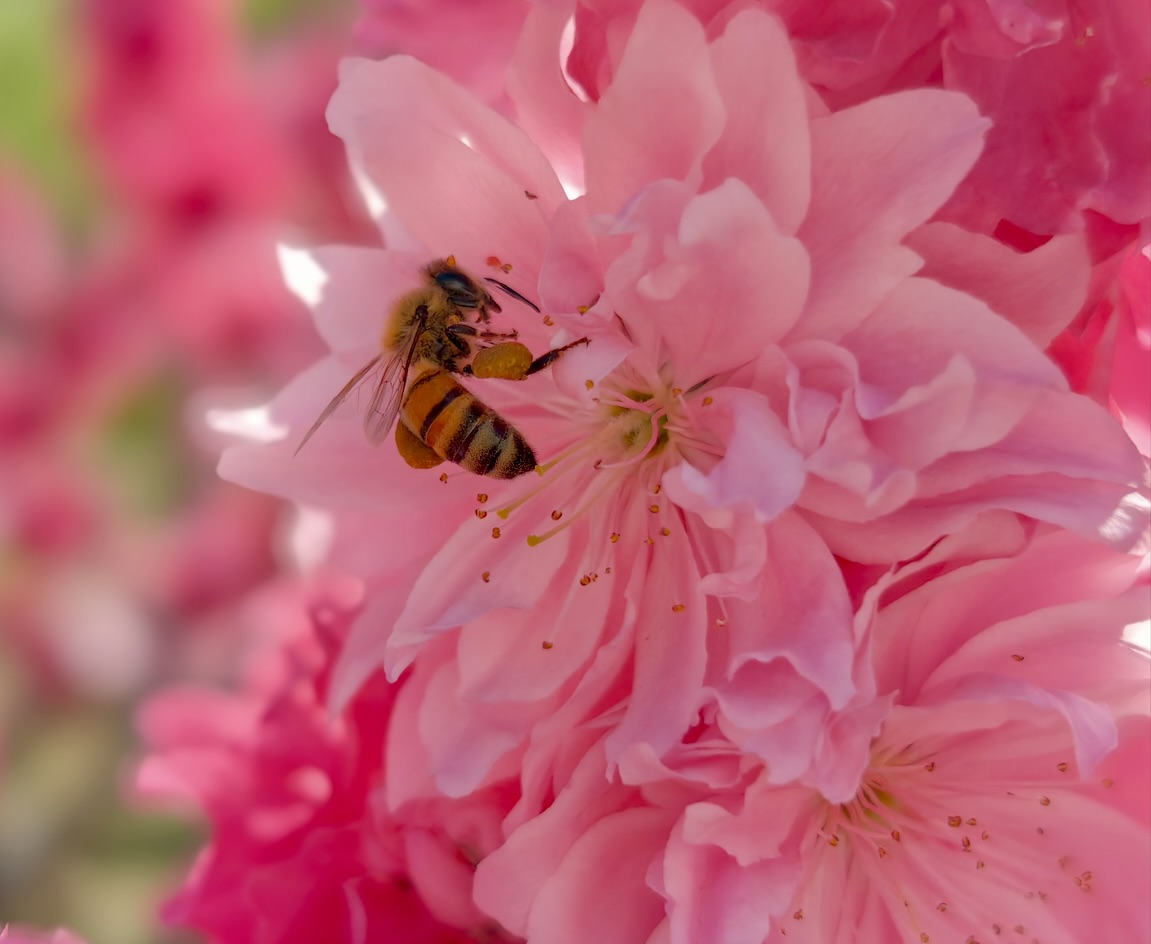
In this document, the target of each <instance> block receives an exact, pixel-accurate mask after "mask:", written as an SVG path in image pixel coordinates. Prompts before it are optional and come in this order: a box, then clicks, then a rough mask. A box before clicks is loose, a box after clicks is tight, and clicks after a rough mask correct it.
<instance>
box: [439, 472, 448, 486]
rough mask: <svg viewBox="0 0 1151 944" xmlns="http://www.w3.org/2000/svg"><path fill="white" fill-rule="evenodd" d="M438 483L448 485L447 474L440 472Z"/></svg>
mask: <svg viewBox="0 0 1151 944" xmlns="http://www.w3.org/2000/svg"><path fill="white" fill-rule="evenodd" d="M440 481H441V482H443V483H444V484H445V485H447V484H448V473H447V472H441V473H440Z"/></svg>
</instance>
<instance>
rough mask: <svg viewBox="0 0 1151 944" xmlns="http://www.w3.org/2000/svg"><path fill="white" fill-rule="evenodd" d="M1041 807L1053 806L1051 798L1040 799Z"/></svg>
mask: <svg viewBox="0 0 1151 944" xmlns="http://www.w3.org/2000/svg"><path fill="white" fill-rule="evenodd" d="M1039 805H1040V806H1050V805H1051V797H1040V798H1039Z"/></svg>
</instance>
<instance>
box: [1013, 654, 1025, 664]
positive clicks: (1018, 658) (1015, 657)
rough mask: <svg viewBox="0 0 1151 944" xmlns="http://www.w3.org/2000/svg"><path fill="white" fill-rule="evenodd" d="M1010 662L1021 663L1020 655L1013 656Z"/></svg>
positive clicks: (1021, 657)
mask: <svg viewBox="0 0 1151 944" xmlns="http://www.w3.org/2000/svg"><path fill="white" fill-rule="evenodd" d="M1011 661H1012V662H1022V661H1023V656H1021V655H1013V656H1012V657H1011Z"/></svg>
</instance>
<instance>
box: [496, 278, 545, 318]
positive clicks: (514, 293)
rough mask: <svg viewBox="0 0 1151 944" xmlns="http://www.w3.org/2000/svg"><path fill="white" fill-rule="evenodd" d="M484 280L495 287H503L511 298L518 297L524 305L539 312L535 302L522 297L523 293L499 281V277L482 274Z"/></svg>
mask: <svg viewBox="0 0 1151 944" xmlns="http://www.w3.org/2000/svg"><path fill="white" fill-rule="evenodd" d="M484 281H485V282H491V283H492V285H494V286H496V287H497V288H500V289H503V290H504V291H505V292H507V293H508V294H509V295H510V296H511V297H512V298H518V299H519V300H520V301H521V302H523V303H524V304H525V305H527V306H528V308H530V309H532V311H534V312H536V313H537V314H538V313H539V310H540V306H539V305H537V304H536V303H535V302H533V301H532V300H531V299H528V298H524V296H523V295H521V294H520V293H519V292H517V291H516V290H515V289H514V288H512V287H511V286H510V285H504V283H503V282H501V281H500V280H499V279H493V278H491V277H490V276H486V275H485V276H484Z"/></svg>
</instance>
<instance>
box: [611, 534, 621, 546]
mask: <svg viewBox="0 0 1151 944" xmlns="http://www.w3.org/2000/svg"><path fill="white" fill-rule="evenodd" d="M611 543H612V544H619V532H618V531H613V532H612V533H611Z"/></svg>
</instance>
